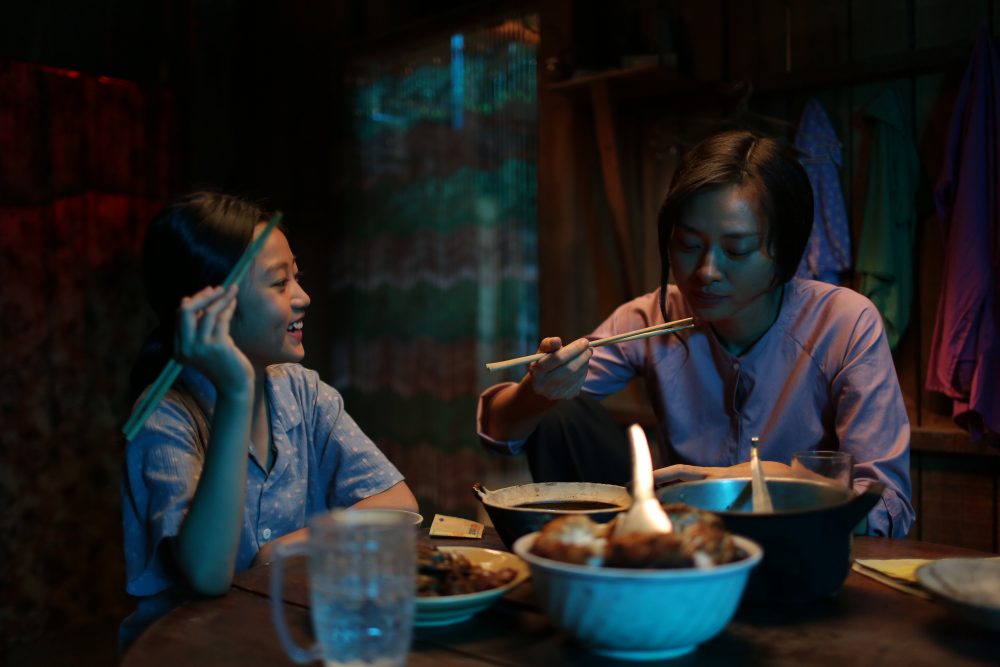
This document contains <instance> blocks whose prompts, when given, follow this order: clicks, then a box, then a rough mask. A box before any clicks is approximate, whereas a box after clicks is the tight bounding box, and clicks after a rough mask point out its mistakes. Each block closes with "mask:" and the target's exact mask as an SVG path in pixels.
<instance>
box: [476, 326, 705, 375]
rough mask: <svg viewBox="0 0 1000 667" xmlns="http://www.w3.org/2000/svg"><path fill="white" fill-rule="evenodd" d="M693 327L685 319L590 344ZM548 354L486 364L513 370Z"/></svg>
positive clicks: (600, 343)
mask: <svg viewBox="0 0 1000 667" xmlns="http://www.w3.org/2000/svg"><path fill="white" fill-rule="evenodd" d="M693 326H694V318H693V317H685V318H684V319H681V320H674V321H673V322H664V323H663V324H655V325H653V326H651V327H646V328H645V329H636V330H635V331H626V332H625V333H620V334H616V335H614V336H608V337H607V338H598V339H597V340H594V341H591V342H590V347H601V346H602V345H611V344H612V343H627V342H630V341H633V340H639V339H642V338H649V337H650V336H659V335H661V334H666V333H671V332H673V331H681V330H683V329H690V328H691V327H693ZM547 354H549V353H548V352H539V353H538V354H529V355H528V356H526V357H517V358H516V359H507V360H506V361H492V362H490V363H488V364H486V368H488V369H489V370H491V371H502V370H504V369H505V368H513V367H514V366H522V365H524V364H530V363H531V362H532V361H538V360H539V359H541V358H542V357H544V356H546V355H547Z"/></svg>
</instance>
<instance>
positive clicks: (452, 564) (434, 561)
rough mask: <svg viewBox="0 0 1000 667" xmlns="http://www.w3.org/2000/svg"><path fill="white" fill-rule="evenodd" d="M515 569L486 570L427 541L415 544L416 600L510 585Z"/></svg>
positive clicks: (515, 572) (515, 575) (514, 575)
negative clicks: (417, 598)
mask: <svg viewBox="0 0 1000 667" xmlns="http://www.w3.org/2000/svg"><path fill="white" fill-rule="evenodd" d="M515 577H517V570H515V569H513V568H510V567H505V568H501V569H499V570H496V571H492V570H487V569H485V568H483V567H481V566H479V565H475V564H474V563H471V562H470V561H469V559H468V558H466V557H465V556H462V555H461V554H451V553H446V552H444V551H441V550H440V549H438V548H437V547H436V546H434V545H433V544H430V543H428V542H418V543H417V597H440V596H445V595H462V594H464V593H478V592H479V591H485V590H488V589H490V588H497V587H499V586H504V585H506V584H509V583H510V582H512V581H513V580H514V579H515Z"/></svg>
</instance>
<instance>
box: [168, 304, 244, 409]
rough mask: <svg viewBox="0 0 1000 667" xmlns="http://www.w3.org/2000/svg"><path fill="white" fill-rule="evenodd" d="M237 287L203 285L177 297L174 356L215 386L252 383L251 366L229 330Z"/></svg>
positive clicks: (236, 386) (237, 386)
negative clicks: (178, 298)
mask: <svg viewBox="0 0 1000 667" xmlns="http://www.w3.org/2000/svg"><path fill="white" fill-rule="evenodd" d="M237 291H238V288H237V286H236V285H233V286H232V287H230V288H229V289H228V290H223V289H222V288H221V287H206V288H205V289H203V290H201V291H200V292H198V293H197V294H194V295H192V296H189V297H185V298H183V299H181V305H180V309H179V310H178V313H177V331H176V333H175V337H174V351H175V353H176V355H177V358H178V360H179V361H181V362H182V363H184V364H187V365H190V366H193V367H194V368H196V369H197V370H198V371H200V372H201V373H204V374H205V376H206V377H207V378H208V379H209V380H211V382H212V384H214V385H215V387H216V388H217V389H219V388H223V387H228V388H249V387H250V385H252V383H253V377H254V372H253V366H251V365H250V361H249V360H248V359H247V357H246V355H245V354H243V352H242V351H241V350H240V349H239V348H238V347H237V346H236V343H235V342H233V338H232V336H230V334H229V324H230V322H231V321H232V319H233V313H235V312H236V293H237Z"/></svg>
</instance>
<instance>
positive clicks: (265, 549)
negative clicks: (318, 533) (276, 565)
mask: <svg viewBox="0 0 1000 667" xmlns="http://www.w3.org/2000/svg"><path fill="white" fill-rule="evenodd" d="M308 539H309V529H308V528H299V529H298V530H296V531H294V532H291V533H288V534H287V535H282V536H281V537H277V538H275V539H273V540H271V541H270V542H268V543H266V544H265V545H264V546H262V547H261V548H260V551H258V552H257V555H256V556H254V557H253V562H252V563H251V564H250V566H251V567H254V566H257V565H270V564H271V561H273V560H274V547H275V545H277V544H295V543H296V542H305V541H306V540H308Z"/></svg>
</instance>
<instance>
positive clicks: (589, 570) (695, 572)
mask: <svg viewBox="0 0 1000 667" xmlns="http://www.w3.org/2000/svg"><path fill="white" fill-rule="evenodd" d="M538 535H539V531H535V532H533V533H528V534H527V535H522V536H521V537H519V538H517V540H515V542H514V547H513V549H512V551H513V552H514V553H515V554H516V555H517V556H519V557H520V558H521V559H522V560H524V561H525V562H526V563H528V564H529V565H534V566H537V567H540V568H542V569H545V570H550V571H557V572H563V573H565V574H572V575H584V576H586V577H590V578H605V579H685V578H697V577H705V576H711V575H713V574H722V573H726V572H732V571H735V570H742V569H744V568H747V569H749V568H753V567H756V565H757V564H758V563H760V561H761V559H762V558H763V557H764V549H763V548H762V547H761V546H760V545H759V544H757V543H756V542H754V541H753V540H751V539H750V538H748V537H743V536H742V535H733V541H734V542H735V543H736V546H738V547H739V548H740V549H742V550H743V551H744V553H746V557H745V558H741V559H739V560H736V561H733V562H731V563H724V564H722V565H713V566H712V567H709V568H704V569H699V568H696V567H678V568H664V569H640V568H630V567H605V566H603V565H578V564H576V563H565V562H563V561H559V560H552V559H551V558H545V557H543V556H537V555H535V554H533V553H531V552H530V549H531V547H532V546H533V545H534V543H535V540H536V539H537V538H538Z"/></svg>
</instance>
